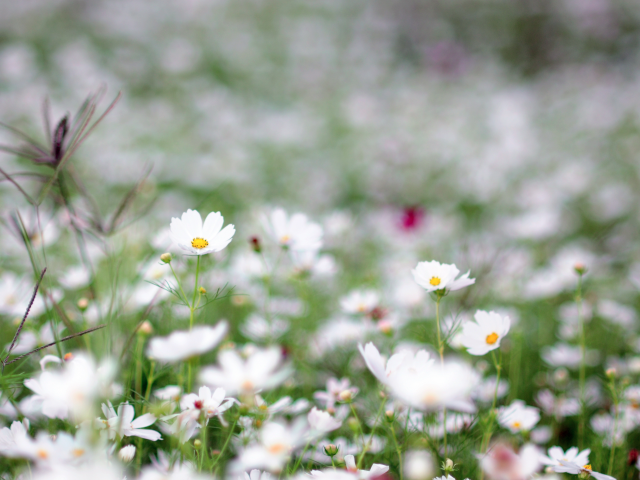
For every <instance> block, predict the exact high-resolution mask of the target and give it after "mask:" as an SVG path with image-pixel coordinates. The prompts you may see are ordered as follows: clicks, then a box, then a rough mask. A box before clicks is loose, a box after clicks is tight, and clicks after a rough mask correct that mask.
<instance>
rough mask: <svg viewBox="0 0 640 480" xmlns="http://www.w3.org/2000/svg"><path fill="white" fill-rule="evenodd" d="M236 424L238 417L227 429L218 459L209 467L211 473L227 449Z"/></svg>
mask: <svg viewBox="0 0 640 480" xmlns="http://www.w3.org/2000/svg"><path fill="white" fill-rule="evenodd" d="M236 423H238V417H236V419H235V420H234V421H233V425H231V428H230V429H229V435H228V436H227V439H226V440H225V442H224V445H223V446H222V449H221V450H220V453H219V454H218V458H217V459H216V461H215V462H213V465H211V471H213V468H214V467H215V466H216V465H217V464H218V462H219V461H220V459H221V458H222V454H223V453H224V451H225V450H226V449H227V445H229V441H230V440H231V437H232V436H233V430H234V429H235V428H236Z"/></svg>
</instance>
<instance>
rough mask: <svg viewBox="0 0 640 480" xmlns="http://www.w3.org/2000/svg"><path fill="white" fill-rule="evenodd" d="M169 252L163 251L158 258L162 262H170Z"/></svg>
mask: <svg viewBox="0 0 640 480" xmlns="http://www.w3.org/2000/svg"><path fill="white" fill-rule="evenodd" d="M171 259H172V257H171V254H170V253H169V252H165V253H163V254H162V255H160V260H162V261H163V262H164V263H171Z"/></svg>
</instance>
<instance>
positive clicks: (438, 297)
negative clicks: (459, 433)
mask: <svg viewBox="0 0 640 480" xmlns="http://www.w3.org/2000/svg"><path fill="white" fill-rule="evenodd" d="M441 292H442V293H441ZM443 294H444V291H441V290H438V291H437V292H436V325H437V328H438V352H439V353H440V364H441V365H444V342H443V341H442V335H441V333H440V330H441V329H440V300H442V296H443ZM442 413H443V421H444V437H443V443H444V458H445V459H446V458H447V407H444V408H443V411H442Z"/></svg>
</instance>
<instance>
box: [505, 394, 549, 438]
mask: <svg viewBox="0 0 640 480" xmlns="http://www.w3.org/2000/svg"><path fill="white" fill-rule="evenodd" d="M539 421H540V410H538V409H537V408H536V407H528V406H526V405H525V403H524V402H523V401H522V400H514V401H513V402H512V403H511V405H509V406H508V407H502V408H500V410H499V413H498V423H499V424H500V425H501V426H502V427H504V428H507V429H509V430H511V433H518V432H521V431H525V432H528V431H531V429H532V428H533V427H535V426H536V424H537V423H538V422H539Z"/></svg>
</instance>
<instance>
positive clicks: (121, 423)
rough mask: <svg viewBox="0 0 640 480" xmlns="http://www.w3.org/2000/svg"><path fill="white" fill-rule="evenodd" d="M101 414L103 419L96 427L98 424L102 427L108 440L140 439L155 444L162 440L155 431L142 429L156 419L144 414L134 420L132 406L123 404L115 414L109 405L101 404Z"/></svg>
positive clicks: (149, 414)
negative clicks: (122, 438)
mask: <svg viewBox="0 0 640 480" xmlns="http://www.w3.org/2000/svg"><path fill="white" fill-rule="evenodd" d="M102 413H104V416H105V419H104V420H103V419H99V423H98V426H100V423H102V425H104V427H102V428H104V429H105V430H106V431H107V434H108V436H109V439H111V440H113V439H114V438H116V437H118V438H120V437H122V436H125V437H141V438H145V439H147V440H151V441H153V442H155V441H156V440H160V439H161V438H162V436H161V435H160V433H158V432H156V431H155V430H148V429H146V428H144V427H148V426H149V425H152V424H153V423H155V421H156V417H155V416H153V415H152V414H151V413H145V414H144V415H141V416H139V417H138V418H136V419H135V420H134V419H133V417H134V416H135V409H134V408H133V405H129V404H128V403H124V404H122V405H120V406H119V407H118V413H116V411H115V410H114V408H113V407H112V406H111V403H109V404H108V405H105V404H104V403H103V404H102Z"/></svg>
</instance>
